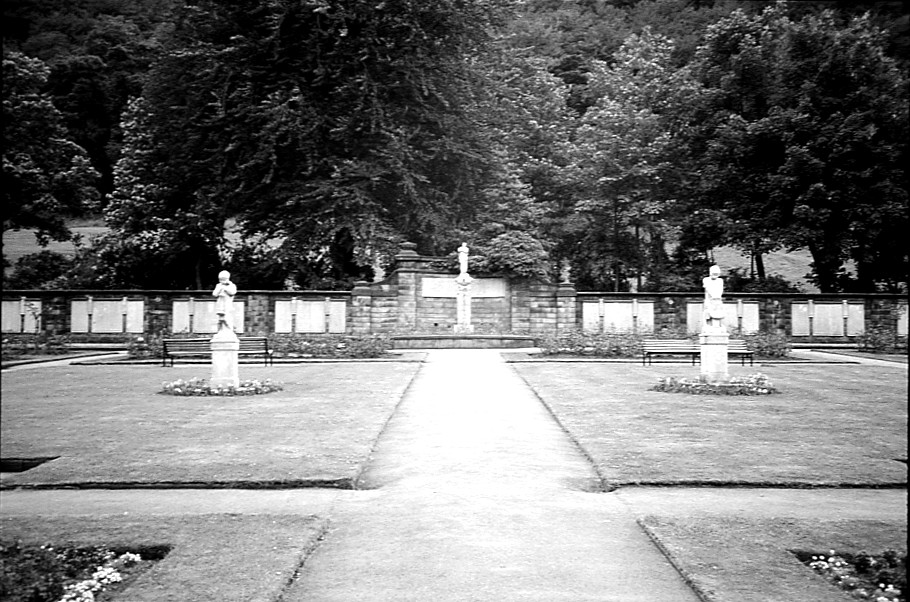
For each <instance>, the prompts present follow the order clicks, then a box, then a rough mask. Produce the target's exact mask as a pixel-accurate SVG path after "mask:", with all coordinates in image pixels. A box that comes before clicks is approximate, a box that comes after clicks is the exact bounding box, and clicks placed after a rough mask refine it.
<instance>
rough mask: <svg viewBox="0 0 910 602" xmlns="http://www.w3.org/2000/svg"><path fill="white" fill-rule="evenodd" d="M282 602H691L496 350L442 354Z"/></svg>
mask: <svg viewBox="0 0 910 602" xmlns="http://www.w3.org/2000/svg"><path fill="white" fill-rule="evenodd" d="M361 486H362V487H365V488H367V490H365V491H358V492H355V493H354V494H353V495H352V494H350V493H348V494H347V495H344V496H343V500H342V499H341V498H339V500H338V504H337V506H336V507H335V508H334V509H333V512H332V528H331V529H330V531H329V533H328V534H327V535H326V538H325V541H324V542H323V543H322V545H321V546H320V547H319V548H318V549H317V551H316V552H315V554H314V555H313V556H312V557H311V558H310V559H309V560H308V562H307V563H306V565H305V567H304V569H303V571H302V574H301V575H300V576H299V579H298V580H297V581H296V583H295V585H294V586H293V587H292V588H291V590H290V591H288V592H287V593H286V595H285V597H284V600H286V601H303V600H306V601H328V600H337V601H342V600H343V601H346V602H348V601H353V600H371V601H386V600H387V601H392V600H394V601H396V602H398V601H405V600H421V601H424V600H433V601H447V600H451V601H456V600H457V601H459V602H464V601H467V600H478V601H480V600H482V601H508V600H521V601H535V600H540V601H548V602H552V601H558V600H566V601H569V600H571V601H573V602H577V601H584V600H615V601H624V602H632V601H635V600H642V601H644V600H647V601H649V602H655V601H667V602H687V601H690V600H691V601H693V602H695V601H697V600H698V598H697V597H696V596H695V595H694V594H693V593H692V592H691V590H690V589H689V588H688V587H687V586H686V585H685V584H684V583H683V581H682V579H681V578H680V576H679V575H678V574H677V573H676V571H675V570H674V569H673V568H672V567H671V566H670V564H669V563H668V562H667V561H666V559H665V558H664V557H663V556H662V555H661V553H660V552H659V551H658V550H657V548H656V547H655V546H654V545H653V544H652V543H651V542H650V540H649V539H648V537H647V536H646V535H645V534H644V533H643V532H642V531H641V530H640V529H639V528H638V526H637V524H636V523H635V520H634V518H633V517H632V516H631V515H630V514H629V513H628V511H627V510H626V508H625V506H623V504H622V503H621V502H620V501H619V500H618V499H617V498H616V497H614V496H609V495H603V494H596V493H590V492H591V491H596V490H597V488H598V487H599V480H598V478H597V475H596V474H595V473H594V471H593V469H592V468H591V465H590V463H589V462H588V461H587V460H586V458H585V457H584V455H583V454H582V453H581V452H580V451H579V449H578V448H577V447H576V446H575V445H574V444H573V443H572V441H571V440H570V439H569V438H568V437H567V436H566V434H565V433H564V432H563V430H562V429H561V428H560V427H559V425H558V424H557V423H556V421H555V420H554V418H553V417H552V416H551V415H550V413H549V412H548V411H547V409H546V408H545V407H544V405H543V404H542V403H541V402H540V401H539V400H538V399H537V398H536V396H535V395H534V393H533V392H532V391H531V390H530V389H529V388H528V387H527V386H526V385H525V384H524V382H523V381H522V380H521V379H520V377H518V376H517V375H516V374H515V372H514V371H513V370H512V369H511V368H510V367H509V366H508V365H507V364H506V363H505V362H504V361H503V360H502V359H501V357H500V354H499V352H497V351H462V350H452V351H433V352H431V353H430V355H429V360H428V363H426V364H424V365H423V367H422V368H421V371H420V373H419V374H418V375H417V377H416V378H415V380H414V382H413V384H412V386H411V388H410V389H409V390H408V391H407V393H406V394H405V396H404V398H403V400H402V402H401V404H400V406H399V408H398V410H397V411H396V412H395V414H394V416H393V417H392V419H391V420H390V422H389V424H388V426H387V428H386V430H385V432H384V433H383V434H382V436H381V437H380V440H379V443H378V445H377V448H376V450H375V453H374V455H373V458H372V460H371V463H370V465H369V467H368V469H367V471H366V473H365V475H364V478H363V482H362V484H361Z"/></svg>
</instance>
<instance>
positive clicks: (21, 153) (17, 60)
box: [3, 52, 98, 245]
mask: <svg viewBox="0 0 910 602" xmlns="http://www.w3.org/2000/svg"><path fill="white" fill-rule="evenodd" d="M47 75H48V68H47V66H46V65H44V63H42V62H41V61H40V60H38V59H30V58H28V57H26V56H24V55H22V54H20V53H17V52H4V53H3V134H4V138H5V142H6V143H5V144H4V147H3V206H4V217H3V231H4V232H6V231H7V230H19V229H21V228H34V229H35V231H36V232H35V235H36V237H37V239H38V242H39V243H40V244H41V245H46V244H47V243H48V241H49V240H51V239H53V240H69V239H70V238H71V236H72V235H71V233H70V231H69V229H68V228H67V226H66V218H68V217H73V216H78V215H80V214H81V213H82V212H83V211H84V210H85V209H86V208H87V207H91V206H92V204H93V203H95V202H96V200H97V189H96V188H95V187H94V185H95V180H96V179H97V177H98V173H97V172H96V171H95V170H94V169H93V168H92V167H91V165H90V163H89V160H88V157H87V156H86V153H85V151H84V150H83V149H82V148H81V147H80V146H78V145H77V144H75V143H74V142H72V141H71V140H69V139H68V138H67V132H66V129H65V128H64V126H63V122H62V118H61V115H60V112H59V111H57V109H55V108H54V105H53V103H52V102H51V100H50V98H48V96H47V95H46V94H43V93H42V91H41V90H42V88H43V86H44V84H45V82H46V81H47Z"/></svg>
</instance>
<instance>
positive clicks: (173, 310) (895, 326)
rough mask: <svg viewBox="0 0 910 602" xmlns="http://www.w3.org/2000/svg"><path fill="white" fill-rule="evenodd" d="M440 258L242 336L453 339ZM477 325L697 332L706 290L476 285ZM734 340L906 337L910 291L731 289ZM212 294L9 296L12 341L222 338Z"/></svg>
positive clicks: (306, 296) (405, 253) (243, 315)
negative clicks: (872, 334) (44, 335)
mask: <svg viewBox="0 0 910 602" xmlns="http://www.w3.org/2000/svg"><path fill="white" fill-rule="evenodd" d="M440 259H441V258H437V257H426V256H421V255H419V254H418V253H417V252H416V249H415V245H413V244H411V243H405V244H403V245H402V248H401V250H400V252H399V253H398V255H396V257H395V260H396V265H395V268H394V270H393V271H392V272H391V273H390V274H389V276H388V277H387V278H386V279H384V280H382V281H379V282H358V283H357V284H356V285H355V286H354V288H353V290H351V291H350V292H344V291H259V290H252V291H244V290H243V289H242V283H240V285H241V290H240V292H239V293H238V295H237V297H236V298H235V307H236V308H237V311H236V312H235V318H236V319H235V322H236V328H237V330H238V331H239V332H241V333H246V334H268V333H273V332H277V333H290V332H296V333H333V334H341V333H347V334H362V335H366V334H388V335H394V334H452V333H453V330H454V326H455V322H456V300H455V286H454V279H455V276H456V275H455V274H454V273H451V272H447V271H446V270H441V269H439V268H438V267H436V266H437V265H439V261H440ZM471 290H472V303H471V318H472V319H471V322H472V325H473V326H474V330H475V333H477V334H512V335H531V336H535V337H539V336H543V335H547V334H552V333H558V332H560V331H565V330H570V329H575V328H583V329H586V330H593V331H607V330H611V329H615V330H636V331H638V332H641V333H643V334H657V335H660V334H666V335H673V336H678V335H685V334H686V333H692V332H698V330H699V329H700V324H701V303H702V295H701V294H699V293H610V292H577V291H576V290H575V289H574V287H573V286H572V285H571V284H569V283H561V284H555V283H549V282H540V281H532V280H528V279H522V278H495V277H476V278H475V280H474V282H473V283H472V284H471ZM724 300H725V307H726V308H727V311H728V319H727V325H728V328H730V330H731V331H734V332H736V333H748V332H756V331H760V332H772V333H782V334H786V335H789V336H791V337H792V338H793V339H794V340H795V341H811V342H847V341H850V340H854V339H855V337H856V336H857V335H858V334H860V333H863V332H865V331H868V330H869V329H870V328H873V327H882V328H888V329H890V330H892V331H893V330H896V331H897V332H898V334H901V335H904V336H906V334H907V299H906V297H904V296H902V295H886V294H866V295H824V294H784V293H748V294H747V293H728V294H725V295H724ZM212 311H213V298H212V296H211V291H133V290H123V291H104V290H95V291H4V293H3V320H2V324H3V332H4V334H5V335H15V334H17V333H34V332H36V331H44V332H49V333H54V334H66V335H71V336H72V337H73V339H74V340H77V341H79V340H91V341H122V340H128V339H130V338H131V337H134V336H137V335H139V334H148V333H160V334H165V335H168V334H174V333H177V332H181V331H185V332H193V333H199V334H203V333H210V332H213V328H214V324H212V323H211V322H213V320H214V318H213V314H212Z"/></svg>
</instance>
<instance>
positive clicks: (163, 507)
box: [0, 488, 340, 517]
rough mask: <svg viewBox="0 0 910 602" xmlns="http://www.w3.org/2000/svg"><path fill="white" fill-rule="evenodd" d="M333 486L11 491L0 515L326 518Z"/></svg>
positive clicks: (1, 496) (0, 499)
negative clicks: (321, 487) (283, 516)
mask: <svg viewBox="0 0 910 602" xmlns="http://www.w3.org/2000/svg"><path fill="white" fill-rule="evenodd" d="M339 493H340V490H338V489H286V490H259V489H182V488H181V489H47V490H45V489H42V490H34V489H32V490H29V489H10V490H4V491H0V516H4V517H13V516H32V515H47V516H89V515H98V514H134V515H136V514H142V515H179V516H186V515H191V514H296V515H306V514H318V515H321V516H329V515H330V514H331V509H332V506H333V505H334V504H335V502H336V501H337V499H338V494H339Z"/></svg>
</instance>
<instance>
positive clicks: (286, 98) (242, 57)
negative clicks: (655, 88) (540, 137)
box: [123, 0, 507, 285]
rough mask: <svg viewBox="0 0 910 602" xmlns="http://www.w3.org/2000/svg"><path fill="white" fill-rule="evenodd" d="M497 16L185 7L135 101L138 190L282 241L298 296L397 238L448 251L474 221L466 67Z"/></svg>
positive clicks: (480, 176)
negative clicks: (147, 160) (145, 167)
mask: <svg viewBox="0 0 910 602" xmlns="http://www.w3.org/2000/svg"><path fill="white" fill-rule="evenodd" d="M505 8H507V3H506V2H504V1H503V2H488V1H481V0H475V1H472V2H462V1H460V0H459V1H455V0H451V1H446V2H437V3H433V4H431V5H427V4H420V3H416V2H410V1H408V0H396V1H389V2H380V3H376V2H365V1H358V2H338V1H332V2H329V1H313V2H304V3H300V2H296V1H295V2H291V1H288V0H269V1H255V2H254V1H249V2H240V3H233V4H231V5H229V6H228V5H224V4H223V3H217V2H207V1H206V2H199V3H197V4H194V5H192V6H188V7H186V9H185V12H184V13H183V14H182V16H181V18H180V20H179V21H178V26H177V28H176V30H175V33H174V37H173V39H172V40H171V42H170V46H169V50H168V52H167V54H166V55H165V56H164V57H163V58H162V60H161V61H160V62H159V63H158V64H157V65H156V67H155V68H154V69H153V71H152V73H151V74H150V76H149V80H148V83H147V86H146V88H145V101H146V106H147V110H148V118H147V120H146V121H145V126H144V127H145V128H146V129H147V132H148V135H149V139H150V141H151V145H152V148H153V149H155V150H154V151H153V152H154V153H155V156H156V158H157V160H158V161H159V162H158V163H157V164H156V168H155V171H154V173H148V174H143V175H140V177H139V181H140V182H141V183H142V184H144V185H148V184H152V183H154V184H155V185H156V186H159V187H160V188H159V189H158V191H157V192H156V194H160V195H163V197H162V199H163V200H162V202H163V205H162V206H163V207H167V208H168V211H169V212H170V213H174V212H176V211H178V210H179V211H183V212H184V213H185V214H186V215H189V214H193V215H197V216H200V218H202V219H203V220H204V221H205V222H206V224H209V223H211V224H213V225H214V224H215V223H216V222H219V221H220V222H221V223H222V224H223V223H224V222H225V221H226V220H227V219H228V218H236V220H237V224H238V226H239V228H240V231H241V232H242V234H243V235H244V236H245V237H248V238H252V237H265V238H268V239H271V240H277V241H279V242H280V254H281V255H282V256H283V257H284V258H286V259H287V263H288V265H289V266H292V265H293V264H294V263H295V262H296V263H297V264H298V270H297V271H298V272H299V273H301V274H309V276H307V280H308V281H309V282H312V281H313V280H314V279H323V278H325V277H328V276H332V277H333V278H335V279H336V280H338V283H339V285H345V284H347V283H348V282H349V281H350V280H351V279H355V278H359V277H363V275H365V274H366V273H367V270H369V264H370V263H371V262H372V259H373V256H374V255H375V253H376V252H379V251H383V250H385V251H386V252H389V251H391V250H392V249H393V248H395V246H396V245H397V243H398V242H400V241H401V240H404V239H409V240H413V241H415V242H417V243H418V244H419V245H420V247H421V249H422V250H423V251H424V252H428V253H434V252H437V251H438V250H441V249H445V248H447V247H448V246H449V245H450V244H451V241H452V240H453V236H452V234H453V229H454V228H456V227H458V225H459V224H462V223H468V222H470V220H472V219H474V218H475V217H476V205H475V203H476V201H475V199H476V194H475V193H476V191H477V190H478V189H479V188H480V186H482V185H483V183H484V181H485V178H486V172H487V169H488V168H487V166H486V163H487V162H486V158H487V157H488V156H489V150H488V147H487V138H486V137H485V136H484V135H483V134H482V132H479V131H478V130H477V129H476V128H475V127H474V125H475V124H474V123H473V122H471V121H470V120H469V119H468V116H469V115H470V112H469V111H467V110H465V108H466V107H469V106H470V105H471V104H472V103H473V96H474V95H475V94H476V93H477V90H479V89H481V86H482V83H483V82H482V81H480V79H479V78H478V75H477V73H476V71H474V70H473V69H472V66H471V64H470V61H469V58H470V57H471V56H475V55H476V54H477V53H478V52H479V51H480V50H481V49H482V48H484V47H485V46H486V45H487V44H488V42H489V34H488V29H489V28H490V27H492V26H493V25H494V24H495V22H496V20H497V19H499V15H500V13H501V11H503V10H504V9H505ZM146 176H148V178H146ZM128 196H129V195H126V196H125V197H123V198H127V197H128ZM212 232H214V230H212ZM205 236H208V237H212V236H214V235H213V234H206V235H205ZM203 238H205V237H202V238H200V242H201V241H202V239H203ZM213 242H214V241H213ZM300 284H302V285H307V282H301V283H300Z"/></svg>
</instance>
